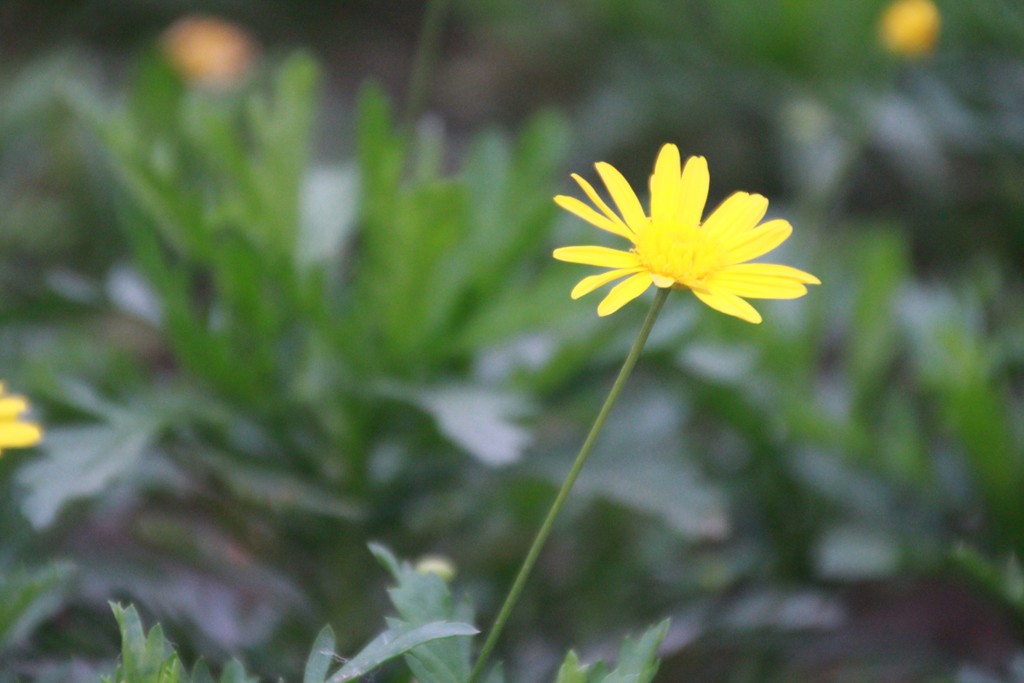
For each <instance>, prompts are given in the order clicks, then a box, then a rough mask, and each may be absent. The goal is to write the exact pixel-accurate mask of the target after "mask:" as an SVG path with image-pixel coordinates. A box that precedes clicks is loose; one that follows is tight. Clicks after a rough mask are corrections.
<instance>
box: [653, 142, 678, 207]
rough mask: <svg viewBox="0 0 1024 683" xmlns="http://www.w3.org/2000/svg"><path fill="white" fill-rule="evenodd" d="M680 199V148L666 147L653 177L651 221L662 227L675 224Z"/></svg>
mask: <svg viewBox="0 0 1024 683" xmlns="http://www.w3.org/2000/svg"><path fill="white" fill-rule="evenodd" d="M679 199H680V180H679V148H678V147H676V146H675V145H665V146H664V147H662V148H661V153H660V154H658V161H657V163H656V164H655V165H654V175H652V176H651V220H652V221H653V222H655V223H657V224H660V225H668V224H671V223H674V222H675V221H676V218H677V217H678V215H679Z"/></svg>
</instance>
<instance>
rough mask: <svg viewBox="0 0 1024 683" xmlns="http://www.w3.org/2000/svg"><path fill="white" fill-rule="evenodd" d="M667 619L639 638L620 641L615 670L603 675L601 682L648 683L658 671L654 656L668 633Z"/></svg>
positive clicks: (627, 637)
mask: <svg viewBox="0 0 1024 683" xmlns="http://www.w3.org/2000/svg"><path fill="white" fill-rule="evenodd" d="M668 626H669V620H668V619H666V620H665V621H663V622H661V623H660V624H658V625H657V626H654V627H652V628H650V629H648V630H647V631H646V632H645V633H644V634H643V635H642V636H640V638H638V639H637V640H633V639H632V638H630V637H629V636H626V638H624V639H623V641H622V648H621V649H620V650H619V659H618V661H617V662H616V663H615V670H614V671H612V672H611V673H610V674H608V675H607V676H605V677H604V679H603V680H602V683H650V681H651V679H653V678H654V674H656V673H657V672H658V664H659V663H660V662H659V661H658V659H657V657H656V655H657V653H658V647H659V646H660V645H661V641H663V640H664V639H665V634H666V633H668Z"/></svg>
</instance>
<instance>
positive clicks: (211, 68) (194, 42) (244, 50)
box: [163, 16, 258, 90]
mask: <svg viewBox="0 0 1024 683" xmlns="http://www.w3.org/2000/svg"><path fill="white" fill-rule="evenodd" d="M163 49H164V54H165V55H166V56H167V59H168V60H169V61H170V63H171V64H172V65H173V66H174V68H175V69H177V70H178V73H180V74H181V75H182V77H184V78H185V80H187V81H188V82H190V83H194V84H196V85H199V86H201V87H205V88H211V89H215V90H223V89H227V88H230V87H232V86H234V85H235V84H236V83H238V81H240V80H241V79H242V78H243V77H244V76H245V75H246V74H247V73H248V72H249V71H250V70H251V69H252V66H253V63H254V62H255V60H256V53H257V52H258V48H257V46H256V41H255V40H253V39H252V37H251V36H250V35H249V34H248V33H246V32H245V31H243V30H242V29H241V28H239V27H238V26H235V25H234V24H231V23H229V22H226V21H223V20H221V19H215V18H213V17H203V16H192V17H185V18H184V19H180V20H179V21H178V22H177V23H175V24H174V25H173V26H171V27H170V28H169V29H167V31H166V33H164V36H163Z"/></svg>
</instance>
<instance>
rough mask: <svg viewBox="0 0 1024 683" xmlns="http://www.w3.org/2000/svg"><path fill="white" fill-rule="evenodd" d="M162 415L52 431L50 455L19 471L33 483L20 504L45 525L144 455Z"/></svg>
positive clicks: (21, 481) (23, 482)
mask: <svg viewBox="0 0 1024 683" xmlns="http://www.w3.org/2000/svg"><path fill="white" fill-rule="evenodd" d="M159 426H160V421H159V420H158V419H156V418H152V417H148V416H144V415H138V416H134V417H133V418H125V419H123V420H119V421H117V422H115V423H111V424H107V425H96V426H89V427H66V428H63V429H52V430H50V431H48V432H47V434H46V440H45V441H44V442H43V445H42V448H43V450H44V451H45V452H46V456H45V457H43V458H41V459H39V460H35V461H32V462H30V463H28V464H27V465H25V466H24V467H22V468H21V470H20V471H19V472H18V475H17V479H18V483H19V484H21V485H22V486H24V487H26V488H27V489H28V492H27V494H26V496H25V498H24V500H23V501H22V504H21V510H22V512H23V513H24V514H25V516H26V517H28V519H29V521H31V522H32V525H33V526H35V527H36V528H37V529H42V528H45V527H47V526H49V525H50V524H52V523H53V521H54V520H55V519H56V518H57V514H58V512H59V511H60V509H61V508H62V507H63V506H64V505H65V504H66V503H68V502H69V501H72V500H75V499H78V498H84V497H88V496H92V495H95V494H96V493H98V492H100V491H102V490H104V489H105V488H106V486H107V485H108V484H109V483H110V482H112V481H114V480H116V479H118V478H119V477H123V476H125V475H126V474H127V473H128V472H129V471H131V470H132V469H133V468H134V467H135V466H136V465H137V464H138V463H139V461H140V460H141V458H142V455H143V453H144V452H145V450H146V448H147V447H148V446H149V444H150V442H151V441H152V439H153V437H154V436H155V434H156V431H157V428H158V427H159Z"/></svg>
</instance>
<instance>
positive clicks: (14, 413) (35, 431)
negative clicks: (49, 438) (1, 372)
mask: <svg viewBox="0 0 1024 683" xmlns="http://www.w3.org/2000/svg"><path fill="white" fill-rule="evenodd" d="M26 410H28V401H26V400H25V399H24V398H22V397H21V396H11V395H9V394H6V393H4V385H3V383H2V382H0V454H2V453H3V450H2V449H4V448H27V447H28V446H34V445H36V444H37V443H39V440H40V439H42V438H43V430H42V429H40V427H39V425H37V424H36V423H34V422H24V421H22V420H19V419H18V416H19V415H21V414H22V413H24V412H25V411H26Z"/></svg>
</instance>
